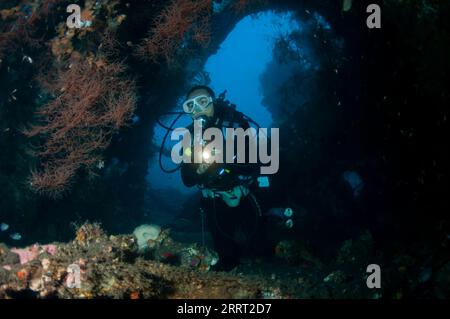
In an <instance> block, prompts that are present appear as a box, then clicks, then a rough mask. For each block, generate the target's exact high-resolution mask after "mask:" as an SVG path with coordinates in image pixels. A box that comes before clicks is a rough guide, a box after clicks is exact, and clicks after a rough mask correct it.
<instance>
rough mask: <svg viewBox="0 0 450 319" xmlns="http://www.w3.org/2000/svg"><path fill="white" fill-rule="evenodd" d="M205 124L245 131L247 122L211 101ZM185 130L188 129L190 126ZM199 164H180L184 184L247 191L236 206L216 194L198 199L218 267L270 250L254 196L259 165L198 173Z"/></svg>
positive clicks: (222, 166)
mask: <svg viewBox="0 0 450 319" xmlns="http://www.w3.org/2000/svg"><path fill="white" fill-rule="evenodd" d="M207 127H216V128H219V129H224V128H237V127H241V128H243V129H244V130H245V129H247V128H249V127H250V125H249V123H248V121H247V120H246V119H245V116H244V115H243V114H242V113H241V112H238V111H236V110H235V109H234V108H232V107H230V106H227V105H223V104H215V105H214V116H213V118H212V119H210V120H209V121H208V125H207V126H206V127H205V128H207ZM188 129H189V130H190V131H191V132H192V131H193V126H190V127H189V128H188ZM246 144H247V143H246ZM246 148H247V149H246V154H247V156H246V157H248V145H246ZM235 150H236V145H235ZM247 159H248V158H247ZM246 163H248V161H246ZM199 165H200V164H195V163H183V164H182V166H181V177H182V180H183V183H184V184H185V185H186V186H188V187H192V186H195V185H200V186H203V187H205V188H208V189H216V190H230V189H232V188H233V187H235V186H238V185H245V186H246V187H247V188H249V189H250V194H249V195H247V196H245V197H242V199H241V201H240V204H239V205H238V206H237V207H229V206H228V205H226V204H225V202H224V201H223V200H222V199H221V198H220V197H216V198H214V199H213V198H205V197H203V198H202V200H201V210H202V212H203V213H204V214H205V216H206V221H207V224H208V227H209V230H210V232H211V234H212V237H213V240H214V244H215V249H216V250H217V252H218V253H219V256H220V262H219V265H220V266H221V267H220V268H222V269H229V268H231V267H233V266H235V264H236V263H237V261H238V260H239V258H241V257H246V256H250V255H255V254H257V255H269V254H270V253H271V252H270V248H268V245H267V244H266V240H265V238H266V236H265V231H264V228H265V226H264V220H265V218H264V216H263V214H262V211H263V209H264V207H263V206H264V205H263V203H262V201H261V199H260V196H258V195H256V194H257V193H258V192H259V190H258V189H257V187H256V186H255V183H254V180H255V179H256V177H257V175H258V173H259V166H258V165H257V164H250V163H249V164H221V163H213V164H211V166H210V167H209V168H208V169H207V170H206V172H205V173H203V174H198V173H197V168H198V167H199ZM225 168H226V169H227V172H228V173H226V174H223V175H219V173H218V172H221V171H222V170H223V169H225ZM243 180H247V181H245V182H244V181H243ZM248 181H253V183H248ZM257 196H258V199H257ZM266 197H267V196H266Z"/></svg>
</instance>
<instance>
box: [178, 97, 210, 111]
mask: <svg viewBox="0 0 450 319" xmlns="http://www.w3.org/2000/svg"><path fill="white" fill-rule="evenodd" d="M212 102H213V99H212V97H210V96H208V95H199V96H196V97H194V98H192V99H189V100H187V101H186V102H184V103H183V111H184V112H186V113H190V114H192V113H201V112H203V111H205V110H206V109H207V108H208V107H209V106H210V105H211V103H212Z"/></svg>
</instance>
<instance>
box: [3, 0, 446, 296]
mask: <svg viewBox="0 0 450 319" xmlns="http://www.w3.org/2000/svg"><path fill="white" fill-rule="evenodd" d="M370 3H371V2H370V1H369V2H367V1H353V2H352V1H351V0H344V1H331V0H321V1H312V0H302V1H299V0H277V1H275V0H274V1H272V0H253V1H252V0H222V1H218V0H217V1H212V0H197V1H196V0H174V1H158V0H147V1H146V0H142V1H131V0H130V1H122V0H114V1H91V0H84V1H75V0H71V1H63V0H43V1H32V0H30V1H26V0H20V1H19V0H15V1H12V0H11V1H9V0H1V1H0V266H1V268H0V287H1V288H0V298H10V297H11V298H14V297H44V298H45V297H55V296H56V297H61V298H96V297H112V298H166V297H169V298H170V297H185V298H202V297H234V298H246V297H258V298H260V297H262V298H376V299H378V298H387V299H402V298H448V297H449V296H450V291H449V283H450V253H449V245H450V224H449V216H448V212H449V211H450V207H449V206H450V205H449V160H450V159H449V145H448V133H449V123H448V113H449V107H448V106H449V105H450V104H449V102H450V95H449V90H448V84H447V83H449V80H450V79H449V74H450V73H449V72H450V60H449V58H448V57H449V56H450V20H449V19H448V17H449V16H450V3H448V2H445V1H437V0H412V1H400V0H391V1H388V0H384V1H377V4H378V5H379V6H380V7H381V14H382V15H381V17H382V18H381V23H382V26H381V28H379V29H369V28H368V27H367V25H366V19H367V17H368V15H369V13H367V11H366V8H367V6H368V5H369V4H370ZM70 4H78V5H79V6H80V7H81V9H82V11H81V17H82V26H81V28H79V29H70V28H68V27H67V25H66V19H67V17H68V16H69V14H70V13H68V12H67V11H66V8H67V6H68V5H70ZM197 84H203V85H209V86H211V87H212V88H213V89H214V90H215V91H216V94H220V93H221V92H223V91H225V90H227V95H226V97H227V99H229V100H230V101H231V102H232V103H235V104H236V105H237V109H238V110H240V111H242V112H244V113H245V114H247V115H249V116H250V117H252V118H253V119H254V120H256V121H257V122H258V123H259V124H260V125H261V126H263V127H278V128H280V169H279V171H278V173H277V174H275V175H273V176H271V185H270V189H269V195H268V196H267V198H266V201H268V202H269V204H270V206H271V207H286V206H289V207H292V209H293V211H294V212H295V214H294V217H293V222H294V225H293V227H292V228H290V229H285V228H283V227H279V226H277V225H275V224H274V225H273V227H271V228H270V230H269V236H270V237H271V240H273V243H274V245H273V251H272V253H273V256H272V257H271V258H270V259H268V260H262V259H259V258H256V257H253V256H252V251H250V250H249V251H248V257H247V258H242V259H241V261H240V263H239V264H238V265H237V266H236V267H235V268H234V269H232V270H228V271H226V272H216V271H215V270H214V267H213V266H214V264H215V263H216V262H217V259H219V260H220V256H217V254H216V253H215V252H214V243H213V242H212V239H211V236H210V235H209V234H208V230H207V229H205V227H204V221H203V220H202V216H201V214H199V212H198V207H199V203H200V197H201V196H200V193H199V191H198V190H197V189H189V188H186V187H185V186H184V185H183V184H182V182H181V179H180V176H179V172H176V173H174V174H166V173H164V172H162V171H161V169H160V167H159V165H158V156H159V153H160V152H161V150H160V146H161V143H162V138H163V135H164V134H165V130H164V129H163V128H161V127H160V126H158V124H157V121H158V119H159V118H161V119H162V121H163V122H164V123H166V125H168V124H167V123H170V121H172V119H173V116H172V117H171V116H170V115H165V114H166V113H167V112H173V111H180V110H181V109H182V107H181V105H182V102H183V101H184V97H185V95H186V92H187V91H188V90H189V88H191V87H192V86H194V85H197ZM188 120H189V119H183V120H181V121H180V122H179V125H181V126H186V125H188V124H189V121H188ZM168 152H170V145H167V146H166V148H165V149H164V150H163V153H164V164H165V166H168V167H171V165H174V164H173V163H171V162H170V158H169V157H167V156H166V155H167V153H168ZM169 154H170V153H169ZM146 225H147V226H148V228H145V227H144V228H139V227H140V226H141V227H142V226H146ZM133 232H134V235H133ZM140 232H141V233H145V234H146V235H145V236H149V237H148V238H146V239H149V240H150V241H151V243H150V244H149V243H148V242H147V241H144V242H143V243H141V242H139V234H140ZM143 236H144V235H143ZM136 239H137V241H136ZM37 243H39V244H37ZM136 244H137V245H138V246H139V247H135V246H136ZM147 246H149V247H147ZM244 247H245V245H244ZM113 261H114V262H117V267H116V268H114V269H112V268H111V267H110V265H111V264H114V262H113ZM74 262H76V264H77V265H79V266H80V267H81V270H82V272H83V276H85V279H84V281H83V283H82V288H81V289H77V290H68V289H64V288H63V285H62V284H61V282H66V281H67V280H68V278H69V277H70V272H68V271H67V270H66V268H67V266H68V265H69V264H71V263H74ZM370 264H377V265H380V267H381V269H382V287H381V288H380V289H369V288H368V287H367V285H366V278H367V276H368V274H367V271H366V268H367V266H368V265H370ZM102 267H103V268H102ZM181 278H184V279H183V280H182V279H181ZM138 283H139V284H138ZM2 284H3V285H2ZM138 286H139V288H136V287H138Z"/></svg>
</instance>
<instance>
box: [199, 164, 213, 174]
mask: <svg viewBox="0 0 450 319" xmlns="http://www.w3.org/2000/svg"><path fill="white" fill-rule="evenodd" d="M211 164H212V163H201V164H200V165H199V166H198V168H197V174H198V175H201V174H204V173H205V172H206V170H207V169H208V168H209V167H210V166H211Z"/></svg>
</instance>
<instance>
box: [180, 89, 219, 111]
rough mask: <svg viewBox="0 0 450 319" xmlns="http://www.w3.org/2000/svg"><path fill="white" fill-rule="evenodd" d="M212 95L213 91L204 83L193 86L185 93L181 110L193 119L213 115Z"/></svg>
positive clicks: (213, 95)
mask: <svg viewBox="0 0 450 319" xmlns="http://www.w3.org/2000/svg"><path fill="white" fill-rule="evenodd" d="M214 97H215V94H214V91H213V90H212V89H211V88H210V87H208V86H204V85H198V86H194V87H193V88H191V89H190V90H189V92H188V93H187V95H186V101H185V102H184V103H183V111H184V112H186V113H188V114H190V115H191V117H192V119H194V120H195V119H198V118H199V117H208V118H210V117H213V115H214Z"/></svg>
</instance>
